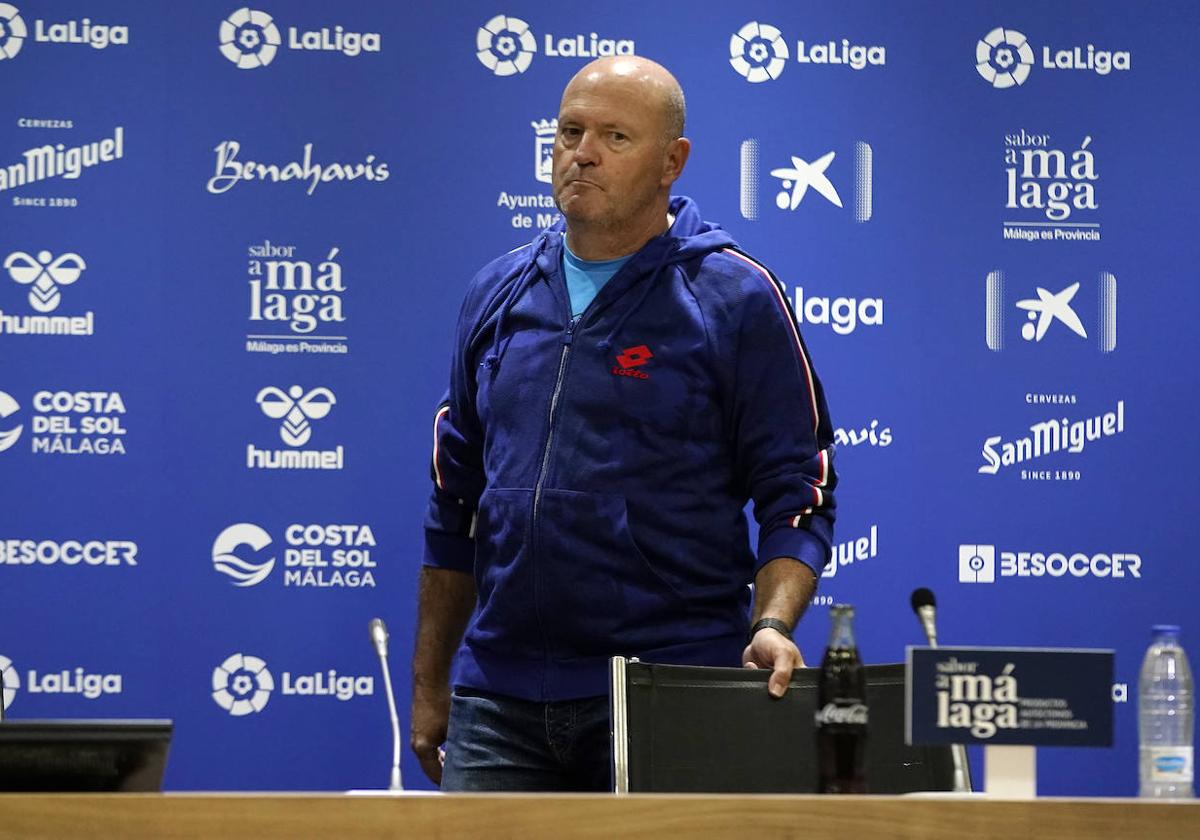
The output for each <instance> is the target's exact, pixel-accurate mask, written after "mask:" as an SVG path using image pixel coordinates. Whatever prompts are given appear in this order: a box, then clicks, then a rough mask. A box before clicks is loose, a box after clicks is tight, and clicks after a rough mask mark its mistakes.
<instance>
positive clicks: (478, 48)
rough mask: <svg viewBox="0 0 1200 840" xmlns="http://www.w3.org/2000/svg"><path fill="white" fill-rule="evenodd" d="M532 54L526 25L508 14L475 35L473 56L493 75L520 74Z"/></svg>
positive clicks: (534, 49)
mask: <svg viewBox="0 0 1200 840" xmlns="http://www.w3.org/2000/svg"><path fill="white" fill-rule="evenodd" d="M535 52H537V41H535V40H534V38H533V33H532V32H530V31H529V24H528V23H526V22H525V21H523V20H521V19H520V18H515V17H512V16H511V15H496V16H495V17H494V18H492V19H491V20H489V21H488V22H487V23H485V24H484V25H483V26H481V27H479V31H478V32H477V33H475V57H476V58H478V59H479V62H480V63H481V64H482V65H483V66H484V67H486V68H487V69H489V70H491V71H492V72H493V73H495V74H496V75H497V76H512V75H514V74H516V73H524V72H525V71H526V70H528V69H529V65H530V63H531V62H532V61H533V54H534V53H535Z"/></svg>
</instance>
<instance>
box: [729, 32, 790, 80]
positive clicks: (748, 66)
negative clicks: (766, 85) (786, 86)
mask: <svg viewBox="0 0 1200 840" xmlns="http://www.w3.org/2000/svg"><path fill="white" fill-rule="evenodd" d="M788 57H789V55H788V45H787V42H786V41H784V40H783V34H782V33H781V32H780V31H779V30H778V29H776V28H775V27H774V26H771V25H770V24H769V23H759V22H758V21H753V20H752V21H750V22H749V23H747V24H746V25H745V26H743V27H742V28H741V29H739V30H738V31H737V32H736V33H735V34H734V35H733V36H732V37H731V38H730V39H729V63H730V64H731V65H733V69H734V70H736V71H737V72H738V74H739V75H740V76H742V77H743V78H744V79H745V80H746V81H747V82H753V83H755V84H757V83H758V82H765V81H767V80H768V79H778V78H779V75H780V74H781V73H782V72H783V68H784V67H785V66H786V65H787V60H788Z"/></svg>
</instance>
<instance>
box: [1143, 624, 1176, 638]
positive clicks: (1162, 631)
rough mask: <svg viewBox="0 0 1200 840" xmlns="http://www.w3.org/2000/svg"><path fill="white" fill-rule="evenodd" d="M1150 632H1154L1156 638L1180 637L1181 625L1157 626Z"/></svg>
mask: <svg viewBox="0 0 1200 840" xmlns="http://www.w3.org/2000/svg"><path fill="white" fill-rule="evenodd" d="M1150 632H1152V633H1153V634H1154V635H1155V636H1178V635H1179V625H1178V624H1155V625H1154V626H1153V627H1151V628H1150Z"/></svg>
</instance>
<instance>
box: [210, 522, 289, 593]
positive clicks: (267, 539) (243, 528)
mask: <svg viewBox="0 0 1200 840" xmlns="http://www.w3.org/2000/svg"><path fill="white" fill-rule="evenodd" d="M270 544H271V535H270V534H268V533H267V532H266V531H264V530H263V529H262V528H260V527H258V526H257V525H252V524H250V523H249V522H239V523H238V524H236V525H230V526H229V527H228V528H226V529H225V530H224V531H222V532H221V533H220V534H218V535H217V539H216V540H215V541H214V542H213V547H212V560H213V567H214V568H215V569H216V570H217V571H218V572H221V573H222V574H225V575H228V576H229V577H231V578H233V585H234V586H255V585H257V584H259V583H262V582H263V581H264V580H265V579H266V577H267V575H269V574H271V570H272V569H274V568H275V558H274V557H270V558H268V559H267V560H265V561H263V562H262V563H257V564H256V563H250V562H248V561H246V560H243V559H241V558H240V557H238V556H237V555H236V554H234V552H235V551H236V550H237V549H239V548H241V547H242V546H249V547H250V549H251V550H252V551H255V552H259V551H262V550H263V549H264V548H266V547H267V546H269V545H270Z"/></svg>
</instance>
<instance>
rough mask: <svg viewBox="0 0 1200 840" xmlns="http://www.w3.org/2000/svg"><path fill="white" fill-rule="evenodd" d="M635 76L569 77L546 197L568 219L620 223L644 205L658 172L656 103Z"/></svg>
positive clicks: (660, 151)
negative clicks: (550, 196)
mask: <svg viewBox="0 0 1200 840" xmlns="http://www.w3.org/2000/svg"><path fill="white" fill-rule="evenodd" d="M647 99H652V100H654V99H656V98H654V97H647V96H646V91H645V89H644V88H641V89H639V88H638V87H637V85H636V82H634V81H632V80H629V79H623V78H619V77H615V78H614V77H612V76H602V77H600V78H598V79H595V78H582V79H576V80H575V81H573V82H572V83H571V84H570V85H568V87H567V90H566V92H565V93H564V94H563V99H562V106H561V108H560V110H559V114H558V136H557V137H556V138H555V141H554V175H553V181H552V184H553V188H554V201H555V203H556V204H557V205H558V209H559V210H560V211H562V214H563V215H564V216H566V217H567V220H568V221H572V222H579V223H587V224H595V225H598V226H601V227H606V228H620V227H621V226H622V225H623V224H625V223H628V222H629V221H630V220H632V219H634V218H636V216H637V215H638V214H639V213H640V212H644V211H645V209H646V208H647V207H648V206H650V205H652V204H653V202H654V200H655V197H656V196H657V194H658V191H659V189H660V188H661V187H663V186H666V185H669V184H668V183H665V180H666V179H665V178H664V168H665V166H664V164H665V152H664V142H663V139H664V138H663V133H664V130H665V129H664V123H663V115H662V109H661V108H660V107H658V106H657V104H656V102H655V101H650V102H648V101H647Z"/></svg>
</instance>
